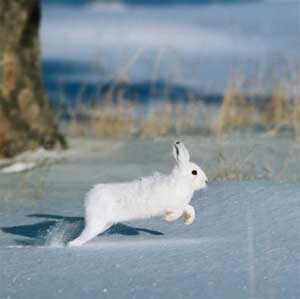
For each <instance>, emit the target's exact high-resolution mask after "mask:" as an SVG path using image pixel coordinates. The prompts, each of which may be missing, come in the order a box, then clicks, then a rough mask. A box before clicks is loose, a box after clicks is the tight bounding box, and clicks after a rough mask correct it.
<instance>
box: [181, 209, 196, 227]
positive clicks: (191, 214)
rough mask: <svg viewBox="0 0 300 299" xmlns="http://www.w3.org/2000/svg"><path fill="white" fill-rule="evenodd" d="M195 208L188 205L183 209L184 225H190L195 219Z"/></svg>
mask: <svg viewBox="0 0 300 299" xmlns="http://www.w3.org/2000/svg"><path fill="white" fill-rule="evenodd" d="M195 215H196V214H195V209H194V207H192V206H191V205H188V206H187V207H186V208H185V209H184V219H183V221H184V224H186V225H190V224H192V223H193V222H194V220H195Z"/></svg>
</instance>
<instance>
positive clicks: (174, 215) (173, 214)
mask: <svg viewBox="0 0 300 299" xmlns="http://www.w3.org/2000/svg"><path fill="white" fill-rule="evenodd" d="M181 215H182V211H180V210H175V211H167V212H166V213H165V215H164V219H165V220H167V221H174V220H176V219H178V218H179V217H180V216H181Z"/></svg>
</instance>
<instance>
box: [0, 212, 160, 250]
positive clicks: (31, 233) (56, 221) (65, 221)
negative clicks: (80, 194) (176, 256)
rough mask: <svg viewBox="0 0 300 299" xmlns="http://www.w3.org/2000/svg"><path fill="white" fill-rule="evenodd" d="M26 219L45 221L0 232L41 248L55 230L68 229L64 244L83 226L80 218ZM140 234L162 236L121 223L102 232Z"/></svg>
mask: <svg viewBox="0 0 300 299" xmlns="http://www.w3.org/2000/svg"><path fill="white" fill-rule="evenodd" d="M28 217H35V218H43V219H47V220H44V221H41V222H38V223H34V224H29V225H19V226H10V227H2V228H1V231H3V232H5V233H9V234H13V235H17V236H22V237H26V239H17V240H15V241H16V243H17V244H18V245H24V246H33V245H40V246H42V245H45V244H46V243H47V239H48V237H49V235H50V234H51V233H53V232H54V233H55V230H62V229H66V227H69V232H68V234H67V236H66V239H65V240H64V242H65V243H66V242H67V241H69V240H71V239H73V238H75V237H77V236H78V235H79V234H80V232H81V231H82V229H83V226H84V221H83V218H81V217H68V216H61V215H53V214H31V215H28ZM59 225H60V226H64V228H61V227H60V228H59ZM141 233H147V234H151V235H157V236H161V235H163V233H162V232H160V231H156V230H150V229H146V228H140V227H134V226H130V225H127V224H123V223H119V224H115V225H113V226H112V227H111V228H110V229H108V230H107V231H106V232H104V234H106V235H114V234H119V235H126V236H135V235H140V234H141Z"/></svg>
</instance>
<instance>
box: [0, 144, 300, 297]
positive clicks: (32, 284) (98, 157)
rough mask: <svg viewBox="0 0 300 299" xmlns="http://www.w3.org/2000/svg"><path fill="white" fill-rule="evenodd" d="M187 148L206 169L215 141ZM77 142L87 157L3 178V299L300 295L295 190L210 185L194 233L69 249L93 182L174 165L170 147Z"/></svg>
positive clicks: (123, 227) (177, 228) (178, 225)
mask: <svg viewBox="0 0 300 299" xmlns="http://www.w3.org/2000/svg"><path fill="white" fill-rule="evenodd" d="M185 141H186V143H187V145H188V146H189V147H190V148H191V149H192V150H191V152H192V156H193V157H195V160H197V161H201V157H202V159H203V160H205V159H204V157H203V155H201V153H200V152H202V151H203V150H204V149H205V148H208V147H209V144H211V143H212V141H207V140H205V139H198V140H197V139H188V138H186V140H185ZM74 144H75V145H76V146H77V148H78V149H79V148H80V149H79V150H77V151H75V150H72V151H71V152H70V154H69V156H68V155H65V156H64V160H62V161H60V162H59V163H55V164H51V163H48V164H40V166H39V167H38V168H36V169H33V170H31V171H29V172H26V173H12V174H0V190H1V191H0V196H1V198H0V204H1V205H0V227H1V231H0V269H1V272H0V273H1V274H0V275H1V279H0V298H1V299H2V298H22V299H23V298H204V299H208V298H230V299H233V298H238V299H241V298H289V299H292V298H299V296H300V264H299V258H300V257H299V243H300V242H299V241H300V238H299V227H300V226H299V224H300V220H299V213H300V195H299V194H300V185H299V184H292V183H288V182H286V183H282V182H271V181H265V180H255V181H241V182H229V181H224V182H212V183H210V185H209V188H208V189H207V190H206V191H205V192H204V193H200V194H196V195H195V197H194V199H193V205H194V206H195V208H196V213H197V217H196V220H195V223H194V224H192V225H191V226H185V225H183V223H182V219H181V220H178V221H176V222H173V223H168V222H165V221H163V220H161V219H150V220H146V221H136V222H132V223H122V224H119V225H116V226H114V227H113V228H111V229H110V230H109V231H108V232H106V233H105V234H104V235H103V236H98V237H97V238H96V239H94V240H93V241H92V242H90V243H89V244H87V245H85V246H84V247H81V248H66V247H64V243H65V242H66V241H67V240H69V239H71V238H73V237H74V236H75V235H76V234H78V233H79V231H80V229H81V228H82V218H81V216H82V198H83V196H84V193H85V192H86V191H87V190H88V189H89V188H90V186H91V185H92V184H94V183H96V182H100V181H102V182H103V181H115V180H120V181H124V180H126V179H131V178H135V177H137V176H140V175H147V174H150V173H151V172H152V171H154V170H160V171H163V172H167V171H168V170H169V169H170V168H171V167H172V164H173V161H172V158H171V155H170V153H169V150H170V140H166V139H161V140H157V141H155V142H150V141H144V142H141V141H136V142H135V143H134V144H130V143H127V142H121V141H120V142H112V141H102V142H94V143H92V142H88V141H84V140H81V141H76V142H75V143H74ZM243 144H244V145H245V144H247V142H244V143H243ZM193 145H194V147H193ZM87 150H88V151H89V152H88V153H89V154H88V155H87V156H84V155H83V153H84V152H85V154H87V152H86V151H87ZM227 150H229V149H228V148H227ZM211 151H213V150H211ZM232 153H233V152H232ZM270 153H271V151H270ZM240 155H243V154H242V152H241V151H240ZM204 156H205V157H207V154H206V155H204ZM87 157H88V158H87ZM56 162H57V160H56ZM204 164H205V163H204ZM298 165H299V164H298Z"/></svg>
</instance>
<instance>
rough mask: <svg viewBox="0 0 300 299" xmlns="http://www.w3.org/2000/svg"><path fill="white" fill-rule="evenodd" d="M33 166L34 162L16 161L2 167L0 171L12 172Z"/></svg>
mask: <svg viewBox="0 0 300 299" xmlns="http://www.w3.org/2000/svg"><path fill="white" fill-rule="evenodd" d="M34 167H35V164H34V163H23V162H17V163H14V164H12V165H10V166H7V167H4V168H2V169H1V172H2V173H14V172H23V171H26V170H30V169H32V168H34Z"/></svg>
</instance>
